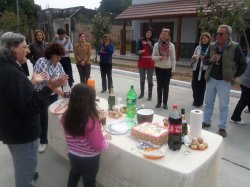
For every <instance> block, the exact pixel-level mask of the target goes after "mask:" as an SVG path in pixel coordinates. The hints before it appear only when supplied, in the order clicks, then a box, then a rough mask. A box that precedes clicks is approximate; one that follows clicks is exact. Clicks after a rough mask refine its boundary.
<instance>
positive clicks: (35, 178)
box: [33, 171, 39, 181]
mask: <svg viewBox="0 0 250 187" xmlns="http://www.w3.org/2000/svg"><path fill="white" fill-rule="evenodd" d="M38 177H39V173H38V171H36V172H35V174H34V176H33V181H36V180H37V179H38Z"/></svg>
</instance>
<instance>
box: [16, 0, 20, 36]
mask: <svg viewBox="0 0 250 187" xmlns="http://www.w3.org/2000/svg"><path fill="white" fill-rule="evenodd" d="M16 14H17V24H18V26H17V29H18V31H19V23H20V15H19V2H18V0H16Z"/></svg>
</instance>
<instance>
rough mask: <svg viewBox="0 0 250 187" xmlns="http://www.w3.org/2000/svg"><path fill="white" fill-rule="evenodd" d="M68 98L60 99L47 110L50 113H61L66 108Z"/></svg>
mask: <svg viewBox="0 0 250 187" xmlns="http://www.w3.org/2000/svg"><path fill="white" fill-rule="evenodd" d="M68 103H69V99H67V98H65V99H60V100H58V101H56V102H54V103H53V104H51V105H50V107H49V110H50V112H51V113H52V114H63V113H64V112H65V111H66V110H67V108H68Z"/></svg>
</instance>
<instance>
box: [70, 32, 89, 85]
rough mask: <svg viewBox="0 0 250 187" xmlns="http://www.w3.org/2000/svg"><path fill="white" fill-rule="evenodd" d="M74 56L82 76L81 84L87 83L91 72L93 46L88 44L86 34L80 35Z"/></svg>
mask: <svg viewBox="0 0 250 187" xmlns="http://www.w3.org/2000/svg"><path fill="white" fill-rule="evenodd" d="M74 54H75V59H76V67H77V69H78V72H79V75H80V81H81V83H87V81H88V79H89V76H90V70H91V64H90V55H91V44H90V43H88V42H86V39H85V35H84V33H80V34H79V41H78V43H76V45H75V50H74Z"/></svg>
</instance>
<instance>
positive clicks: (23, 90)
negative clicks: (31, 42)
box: [0, 32, 68, 187]
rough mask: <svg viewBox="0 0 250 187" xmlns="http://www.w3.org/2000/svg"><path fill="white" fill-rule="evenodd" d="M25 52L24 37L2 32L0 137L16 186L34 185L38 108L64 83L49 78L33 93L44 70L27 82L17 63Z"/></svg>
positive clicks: (60, 79) (21, 60)
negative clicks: (11, 164)
mask: <svg viewBox="0 0 250 187" xmlns="http://www.w3.org/2000/svg"><path fill="white" fill-rule="evenodd" d="M28 53H29V48H28V45H27V43H26V41H25V37H24V36H23V35H21V34H18V33H13V32H6V33H4V34H2V35H1V37H0V85H1V87H0V140H1V141H3V143H4V144H7V145H8V148H9V150H10V153H11V156H12V159H13V163H14V168H15V181H16V186H17V187H34V182H33V177H34V176H35V170H36V167H37V153H38V137H39V135H40V111H41V110H42V108H43V107H44V106H45V105H46V104H47V101H48V98H49V96H50V94H51V93H52V90H54V89H56V88H57V87H59V86H62V85H64V84H65V83H66V82H67V79H68V77H67V76H66V75H63V76H62V77H61V78H59V79H56V80H49V81H48V83H47V86H45V87H44V89H42V90H41V91H39V92H36V91H35V89H34V87H33V85H32V84H36V83H38V82H40V81H43V80H46V79H47V77H46V73H45V74H44V73H41V74H33V77H32V80H31V81H30V80H29V79H28V78H27V77H26V75H25V73H24V71H23V69H22V67H21V64H23V63H25V62H26V60H27V58H26V55H27V54H28Z"/></svg>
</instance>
